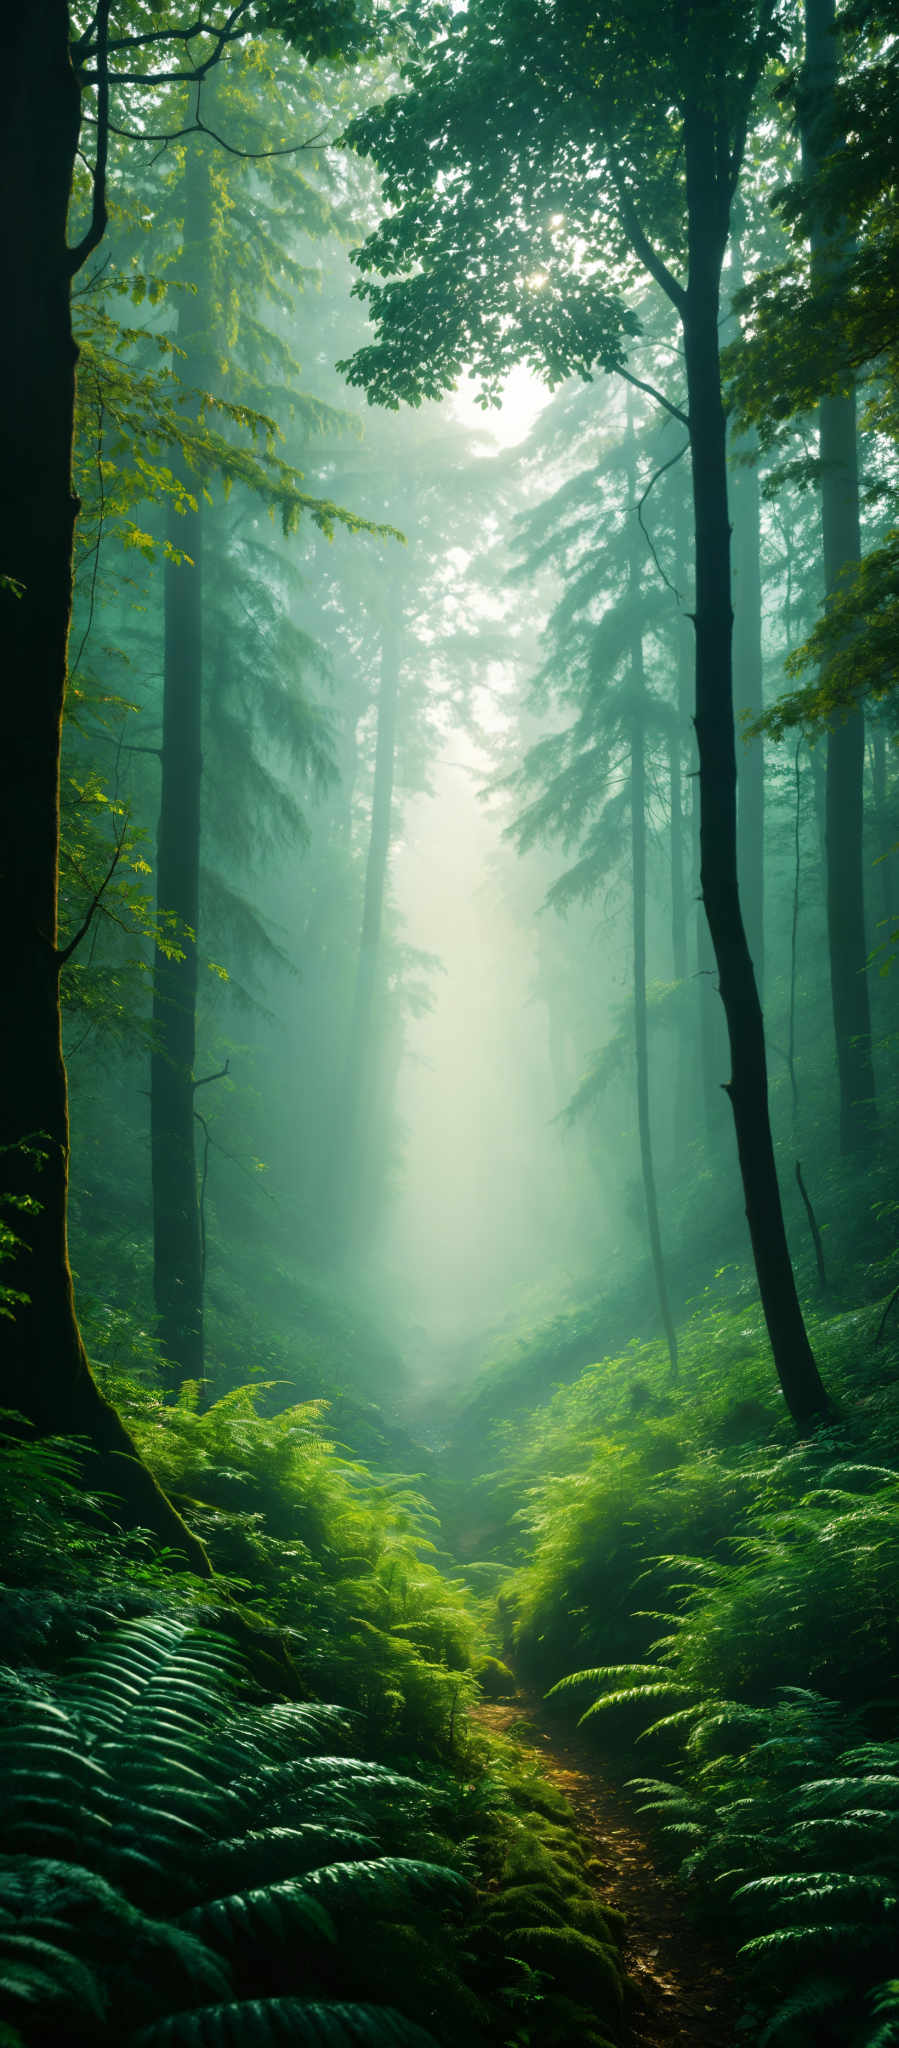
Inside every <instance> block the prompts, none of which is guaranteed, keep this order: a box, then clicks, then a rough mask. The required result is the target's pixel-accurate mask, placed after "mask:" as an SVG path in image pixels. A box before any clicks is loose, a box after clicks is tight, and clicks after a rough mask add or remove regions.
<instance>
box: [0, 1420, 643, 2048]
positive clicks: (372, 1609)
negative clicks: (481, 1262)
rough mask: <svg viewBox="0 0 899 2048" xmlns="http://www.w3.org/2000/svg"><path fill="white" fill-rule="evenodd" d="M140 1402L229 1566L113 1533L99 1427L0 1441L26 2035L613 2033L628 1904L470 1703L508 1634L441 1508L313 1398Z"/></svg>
mask: <svg viewBox="0 0 899 2048" xmlns="http://www.w3.org/2000/svg"><path fill="white" fill-rule="evenodd" d="M118 1391H119V1393H120V1395H121V1391H122V1390H121V1389H119V1390H118ZM126 1401H127V1406H128V1408H129V1411H130V1415H129V1419H130V1420H131V1421H132V1423H134V1424H136V1426H137V1429H138V1434H139V1435H140V1436H141V1438H142V1441H143V1443H144V1445H145V1446H146V1449H147V1452H148V1454H151V1455H152V1456H153V1458H154V1462H155V1465H156V1469H157V1471H159V1472H160V1474H161V1475H162V1476H163V1477H164V1478H165V1480H166V1482H167V1483H168V1484H170V1485H172V1486H173V1488H174V1489H175V1490H176V1491H177V1492H178V1494H179V1498H181V1499H182V1500H183V1501H184V1503H185V1505H187V1504H188V1501H189V1502H190V1507H191V1514H192V1517H193V1519H194V1520H200V1521H202V1523H203V1528H204V1534H205V1535H206V1536H207V1538H208V1540H209V1543H210V1547H211V1550H212V1553H213V1556H214V1558H215V1561H216V1564H217V1565H218V1566H219V1567H222V1566H223V1565H226V1566H227V1568H228V1569H229V1571H230V1572H231V1577H230V1578H228V1579H225V1578H223V1579H221V1580H220V1581H219V1583H218V1584H216V1583H215V1582H213V1585H212V1586H211V1587H210V1586H209V1585H208V1584H201V1583H199V1582H195V1581H191V1580H190V1579H189V1578H188V1577H187V1576H177V1575H173V1574H172V1573H171V1572H169V1571H168V1570H167V1569H166V1568H165V1561H164V1560H160V1559H159V1558H158V1557H156V1556H155V1555H154V1554H153V1553H152V1551H151V1550H150V1548H149V1547H148V1546H147V1545H145V1544H144V1542H143V1541H142V1539H141V1538H140V1536H136V1537H135V1536H130V1537H126V1536H123V1535H122V1533H121V1532H120V1531H119V1530H118V1529H117V1527H116V1524H115V1520H114V1503H112V1502H110V1501H106V1500H103V1499H100V1498H96V1497H94V1498H90V1497H86V1496H85V1495H84V1493H83V1491H82V1482H81V1472H80V1466H79V1462H78V1455H77V1446H74V1445H67V1444H65V1443H54V1442H41V1443H36V1442H33V1441H31V1440H29V1438H28V1437H27V1436H23V1435H22V1434H20V1433H16V1432H15V1431H13V1433H12V1434H10V1435H9V1436H8V1437H6V1438H5V1439H3V1441H2V1443H0V1463H2V1467H3V1477H4V1478H5V1482H6V1485H5V1493H6V1498H7V1502H8V1507H9V1524H8V1535H9V1542H8V1546H7V1549H6V1552H5V1554H4V1558H3V1565H2V1571H0V1582H2V1583H0V1610H2V1618H3V1622H4V1641H5V1643H6V1646H7V1657H8V1662H7V1664H6V1665H5V1666H4V1667H3V1668H2V1670H0V1779H2V1785H3V1792H4V1803H3V1820H2V1826H0V1984H2V1996H0V2041H2V2042H3V2048H50V2044H51V2043H52V2044H53V2048H86V2044H87V2043H88V2042H90V2043H92V2044H93V2043H96V2044H100V2048H102V2044H104V2043H109V2044H113V2043H116V2044H123V2048H126V2044H127V2048H201V2044H202V2048H220V2044H221V2048H268V2044H269V2043H275V2042H282V2041H283V2042H287V2041H290V2042H296V2043H298V2044H300V2043H306V2042H308V2043H314V2044H318V2048H434V2044H436V2048H451V2044H456V2043H457V2042H458V2041H459V2040H460V2039H465V2040H466V2041H470V2042H471V2044H472V2048H477V2044H478V2043H483V2044H484V2048H490V2044H496V2048H565V2044H568V2043H572V2044H576V2048H613V2044H614V2043H616V2042H617V2041H618V2040H619V2037H620V2022H621V2013H622V2009H623V1996H624V1980H623V1971H622V1966H621V1960H620V1951H619V1939H620V1936H619V1929H618V1926H617V1923H616V1922H615V1918H614V1916H611V1915H608V1914H607V1913H606V1912H605V1910H604V1909H603V1907H602V1905H601V1903H600V1901H599V1900H598V1898H597V1896H596V1894H595V1892H594V1890H593V1887H592V1884H591V1881H590V1878H589V1875H588V1872H587V1869H586V1862H585V1857H584V1854H583V1852H582V1850H581V1849H580V1847H579V1845H578V1841H577V1837H576V1834H575V1832H574V1828H573V1823H572V1819H571V1815H570V1813H569V1812H568V1811H567V1809H566V1808H565V1804H564V1802H563V1801H561V1800H559V1798H558V1796H557V1795H556V1794H555V1793H554V1792H552V1791H551V1789H550V1788H548V1787H547V1786H546V1785H545V1784H544V1783H543V1781H542V1780H540V1779H539V1777H538V1776H537V1775H536V1774H535V1773H534V1772H533V1771H531V1770H530V1769H529V1768H528V1767H527V1766H526V1765H525V1764H523V1763H522V1761H521V1759H520V1758H517V1757H516V1756H515V1755H514V1754H513V1753H512V1751H511V1750H510V1749H509V1748H508V1747H504V1746H503V1745H500V1744H495V1743H490V1742H488V1741H487V1740H486V1739H485V1738H484V1737H482V1736H480V1735H479V1734H477V1733H476V1732H475V1731H474V1730H473V1729H472V1727H471V1726H470V1724H469V1721H468V1718H467V1715H466V1712H465V1707H466V1703H467V1702H468V1701H470V1700H471V1699H472V1698H473V1697H474V1696H475V1695H476V1693H477V1690H478V1687H477V1681H476V1679H475V1677H474V1674H473V1671H472V1660H473V1659H474V1660H476V1661H478V1662H481V1663H483V1661H484V1659H483V1652H484V1645H485V1641H486V1638H485V1636H484V1633H483V1628H482V1624H481V1621H480V1619H479V1616H478V1614H477V1612H476V1609H475V1606H474V1603H473V1602H472V1600H471V1598H470V1596H467V1595H465V1594H464V1593H463V1591H462V1588H461V1587H460V1586H459V1585H458V1584H452V1583H448V1582H447V1581H446V1580H445V1579H444V1578H443V1577H442V1575H441V1574H440V1572H439V1571H438V1569H437V1567H436V1564H435V1562H434V1555H435V1552H434V1548H433V1546H434V1542H435V1537H434V1530H433V1520H432V1517H431V1515H430V1513H429V1511H428V1510H427V1508H426V1506H425V1504H424V1503H423V1502H422V1501H421V1499H420V1498H419V1497H418V1496H417V1495H416V1494H415V1492H414V1490H412V1489H410V1487H409V1485H408V1483H407V1482H405V1481H400V1480H398V1479H390V1478H389V1477H388V1478H385V1477H383V1476H381V1477H378V1476H375V1475H374V1474H372V1473H370V1472H368V1471H367V1470H366V1469H365V1468H364V1467H363V1466H361V1465H359V1463H358V1462H357V1461H354V1460H348V1459H345V1458H343V1457H341V1456H340V1455H339V1454H338V1452H337V1451H336V1450H335V1449H334V1447H333V1446H332V1445H331V1444H330V1443H329V1440H328V1439H327V1436H326V1435H325V1428H324V1418H323V1415H322V1413H321V1411H320V1409H318V1408H311V1409H310V1408H305V1409H293V1410H289V1411H287V1412H286V1413H285V1414H284V1415H282V1416H277V1417H263V1416H261V1415H260V1414H259V1412H258V1394H256V1393H251V1392H246V1391H244V1392H241V1393H236V1394H233V1395H231V1396H228V1397H227V1398H226V1399H225V1400H224V1401H223V1402H220V1403H218V1404H216V1405H215V1406H214V1407H213V1408H212V1409H211V1410H209V1411H208V1412H207V1413H206V1414H205V1415H203V1414H201V1413H200V1411H199V1405H198V1403H197V1400H196V1398H195V1396H194V1394H193V1393H192V1392H188V1393H186V1394H185V1396H184V1397H183V1399H182V1401H181V1403H180V1405H179V1406H178V1407H177V1408H171V1409H166V1408H164V1407H163V1406H162V1404H158V1403H157V1402H156V1401H155V1400H154V1399H152V1397H149V1396H147V1395H145V1394H141V1393H139V1392H138V1391H137V1390H136V1389H133V1388H132V1389H130V1390H126ZM123 1405H124V1404H123ZM235 1564H237V1565H238V1566H239V1567H240V1576H239V1580H238V1578H237V1577H236V1576H235V1572H234V1567H235ZM248 1638H249V1639H250V1640H251V1641H253V1643H254V1645H255V1644H257V1643H258V1642H259V1641H261V1642H262V1644H263V1646H264V1645H265V1643H266V1642H268V1643H269V1645H270V1646H271V1647H272V1649H273V1648H274V1645H275V1643H277V1644H278V1645H279V1646H280V1647H281V1649H282V1651H283V1650H285V1649H286V1652H287V1657H288V1664H287V1666H285V1667H284V1668H283V1670H281V1669H279V1666H278V1665H277V1662H276V1660H275V1658H274V1656H273V1655H272V1656H269V1657H265V1656H263V1657H262V1658H259V1657H258V1656H256V1655H254V1657H253V1660H252V1673H253V1675H252V1678H250V1677H249V1676H248V1675H247V1673H246V1671H245V1669H244V1664H243V1658H242V1655H241V1651H240V1649H239V1648H238V1647H236V1645H237V1644H240V1645H243V1644H244V1643H245V1642H246V1640H247V1639H248ZM280 1677H285V1678H288V1679H289V1684H290V1688H291V1690H292V1692H293V1693H294V1695H295V1697H293V1698H289V1699H288V1698H285V1697H283V1694H282V1695H281V1696H279V1691H278V1681H279V1678H280ZM561 1930H565V1934H564V1939H562V1938H561V1936H560V1931H561Z"/></svg>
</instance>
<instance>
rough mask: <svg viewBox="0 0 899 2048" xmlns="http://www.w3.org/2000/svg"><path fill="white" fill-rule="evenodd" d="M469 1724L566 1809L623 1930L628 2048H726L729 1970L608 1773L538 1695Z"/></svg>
mask: <svg viewBox="0 0 899 2048" xmlns="http://www.w3.org/2000/svg"><path fill="white" fill-rule="evenodd" d="M474 1718H475V1720H476V1721H478V1722H479V1723H480V1725H481V1726H482V1727H483V1728H484V1729H486V1730H489V1731H490V1733H492V1734H497V1735H499V1734H502V1735H510V1736H511V1737H512V1738H513V1739H514V1740H515V1741H516V1742H517V1743H519V1744H520V1745H521V1747H522V1748H524V1749H529V1750H530V1751H531V1752H532V1753H533V1754H534V1755H535V1756H536V1757H537V1758H538V1759H539V1762H540V1767H541V1770H542V1772H543V1775H544V1777H546V1778H548V1779H549V1780H550V1783H551V1784H553V1785H556V1786H558V1789H559V1791H560V1792H564V1794H565V1797H566V1798H567V1799H568V1800H569V1802H570V1804H571V1806H572V1808H573V1811H574V1814H575V1817H576V1819H577V1823H578V1828H579V1831H580V1834H581V1837H582V1840H583V1842H584V1844H585V1846H586V1847H587V1849H588V1852H589V1854H590V1855H591V1856H592V1857H595V1858H596V1861H597V1863H598V1865H599V1866H600V1868H599V1870H598V1872H597V1889H598V1891H599V1893H600V1896H601V1897H602V1898H603V1899H604V1900H605V1901H606V1902H607V1904H608V1905H610V1906H617V1907H618V1909H619V1911H620V1912H622V1913H624V1915H625V1917H626V1921H627V1926H626V1929H625V1946H624V1960H625V1966H626V1968H627V1972H628V1976H629V1979H630V1984H631V1993H632V1996H631V2010H630V2014H629V2022H630V2044H629V2048H734V2041H735V2034H734V2018H735V1996H734V1989H733V1980H732V1976H731V1974H730V1972H729V1970H728V1966H727V1961H726V1959H725V1957H724V1956H722V1955H721V1954H720V1953H719V1952H718V1951H717V1950H716V1949H715V1948H714V1946H713V1945H712V1944H711V1943H710V1942H708V1941H707V1940H705V1939H704V1938H703V1936H702V1934H701V1933H700V1932H699V1931H698V1929H697V1928H696V1927H695V1926H694V1924H693V1921H692V1920H691V1918H690V1916H689V1914H688V1911H687V1907H686V1902H685V1899H684V1894H683V1891H682V1888H681V1887H680V1886H679V1884H678V1883H677V1881H676V1879H674V1878H670V1877H666V1876H665V1875H664V1874H663V1873H661V1872H660V1871H659V1870H658V1869H657V1867H656V1863H655V1860H654V1854H653V1848H652V1844H651V1840H650V1836H649V1833H648V1831H647V1829H646V1828H645V1826H644V1824H643V1823H642V1821H641V1818H640V1815H639V1814H637V1813H635V1812H634V1808H633V1806H632V1804H631V1803H630V1801H629V1800H628V1797H627V1794H626V1793H625V1792H624V1791H623V1790H622V1788H621V1785H620V1783H619V1781H618V1780H617V1779H616V1777H615V1776H614V1774H613V1772H612V1771H611V1769H610V1767H609V1765H608V1764H607V1763H606V1762H605V1761H604V1759H603V1758H602V1757H601V1756H600V1755H599V1754H598V1753H597V1751H596V1749H595V1748H594V1747H593V1746H592V1744H591V1743H589V1742H588V1741H587V1739H586V1737H584V1736H583V1735H582V1734H581V1733H580V1732H579V1730H578V1729H577V1728H572V1727H571V1726H569V1725H566V1724H563V1723H560V1722H559V1721H558V1720H556V1718H555V1717H552V1718H550V1716H549V1714H548V1713H547V1712H546V1709H545V1708H544V1706H543V1703H542V1701H541V1700H540V1699H539V1698H538V1697H537V1696H536V1695H528V1694H526V1693H520V1694H519V1695H518V1697H517V1698H516V1700H515V1701H514V1702H505V1701H504V1702H503V1703H501V1704H499V1705H496V1706H492V1705H490V1704H489V1703H488V1702H487V1701H483V1702H482V1703H481V1704H480V1705H479V1706H477V1707H476V1708H475V1709H474Z"/></svg>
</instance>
